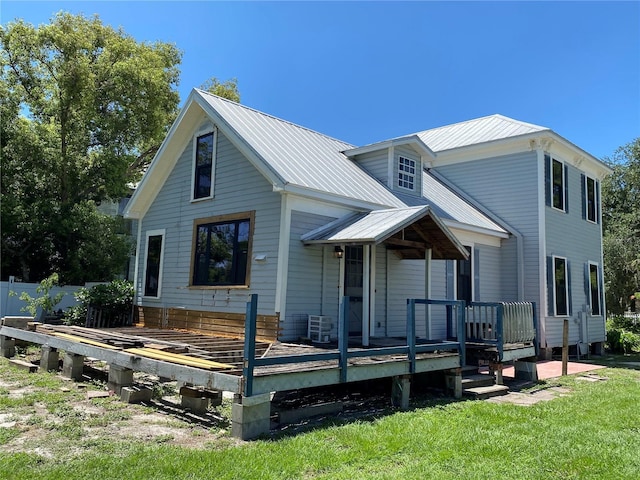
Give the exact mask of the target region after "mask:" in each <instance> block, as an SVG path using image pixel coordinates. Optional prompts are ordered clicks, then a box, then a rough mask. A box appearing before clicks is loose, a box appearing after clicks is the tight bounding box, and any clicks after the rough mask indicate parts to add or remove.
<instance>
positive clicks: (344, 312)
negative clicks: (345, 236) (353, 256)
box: [338, 244, 349, 340]
mask: <svg viewBox="0 0 640 480" xmlns="http://www.w3.org/2000/svg"><path fill="white" fill-rule="evenodd" d="M340 248H342V250H343V251H344V250H345V248H344V245H342V244H341V245H340ZM338 262H339V263H340V271H339V272H338V299H339V300H338V304H339V305H342V303H341V302H344V301H345V300H344V256H343V257H342V258H341V259H339V260H338ZM340 318H342V319H343V320H344V321H345V322H346V323H347V325H348V324H349V309H348V308H341V307H339V308H338V322H340ZM346 331H347V333H348V332H349V328H348V327H347V328H346ZM341 333H342V332H338V335H340V334H341ZM347 336H348V335H347ZM347 340H349V339H348V338H347Z"/></svg>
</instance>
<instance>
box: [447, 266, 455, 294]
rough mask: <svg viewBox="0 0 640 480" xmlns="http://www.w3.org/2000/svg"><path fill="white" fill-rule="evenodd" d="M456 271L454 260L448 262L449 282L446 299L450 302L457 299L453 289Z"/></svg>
mask: <svg viewBox="0 0 640 480" xmlns="http://www.w3.org/2000/svg"><path fill="white" fill-rule="evenodd" d="M454 271H455V265H454V262H453V260H447V261H446V277H447V278H446V280H447V291H446V297H447V298H448V299H449V300H452V299H455V295H454V289H453V282H454V280H455V279H454Z"/></svg>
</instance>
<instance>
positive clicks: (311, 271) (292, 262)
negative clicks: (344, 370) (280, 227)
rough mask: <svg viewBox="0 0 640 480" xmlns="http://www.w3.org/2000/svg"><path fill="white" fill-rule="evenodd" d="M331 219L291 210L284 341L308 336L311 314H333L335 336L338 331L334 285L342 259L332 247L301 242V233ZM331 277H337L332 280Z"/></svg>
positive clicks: (282, 333)
mask: <svg viewBox="0 0 640 480" xmlns="http://www.w3.org/2000/svg"><path fill="white" fill-rule="evenodd" d="M332 220H335V218H332V217H327V216H323V215H315V214H312V213H306V212H300V211H295V210H294V211H292V212H291V233H290V243H289V273H288V281H287V305H286V309H285V312H286V317H285V324H284V325H282V326H281V327H282V330H281V332H280V338H281V339H282V340H297V339H298V338H299V337H302V336H306V335H307V321H308V315H330V316H331V318H332V324H333V328H332V336H335V335H336V334H337V324H338V289H337V288H335V287H336V285H337V282H336V279H337V277H338V274H339V261H338V260H337V259H335V258H333V254H332V252H331V251H330V250H332V249H330V248H329V247H324V246H322V245H307V246H305V245H304V244H303V243H302V242H301V241H300V236H301V235H302V234H304V233H307V232H309V231H311V230H313V229H315V228H318V227H321V226H322V225H325V224H327V223H329V222H331V221H332ZM332 264H335V265H332ZM329 278H334V280H333V281H329V280H328V279H329ZM331 286H332V287H331ZM325 289H328V291H326V292H325Z"/></svg>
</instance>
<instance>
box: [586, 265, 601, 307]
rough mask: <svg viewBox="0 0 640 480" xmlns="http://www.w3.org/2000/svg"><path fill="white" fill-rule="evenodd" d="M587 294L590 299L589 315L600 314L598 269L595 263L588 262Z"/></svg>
mask: <svg viewBox="0 0 640 480" xmlns="http://www.w3.org/2000/svg"><path fill="white" fill-rule="evenodd" d="M589 296H590V300H591V302H590V304H591V315H602V306H601V303H602V302H601V298H602V296H601V292H600V269H599V268H598V264H597V263H589Z"/></svg>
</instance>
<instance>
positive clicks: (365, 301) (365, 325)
mask: <svg viewBox="0 0 640 480" xmlns="http://www.w3.org/2000/svg"><path fill="white" fill-rule="evenodd" d="M362 249H363V251H362V257H363V265H362V346H363V347H368V346H369V325H370V318H369V312H370V309H369V307H370V303H369V301H370V298H371V295H370V293H371V292H370V288H371V258H370V254H371V246H370V245H363V248H362Z"/></svg>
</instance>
